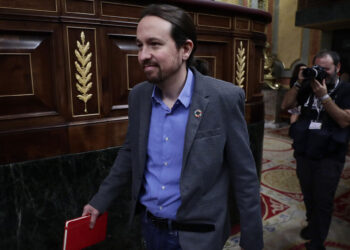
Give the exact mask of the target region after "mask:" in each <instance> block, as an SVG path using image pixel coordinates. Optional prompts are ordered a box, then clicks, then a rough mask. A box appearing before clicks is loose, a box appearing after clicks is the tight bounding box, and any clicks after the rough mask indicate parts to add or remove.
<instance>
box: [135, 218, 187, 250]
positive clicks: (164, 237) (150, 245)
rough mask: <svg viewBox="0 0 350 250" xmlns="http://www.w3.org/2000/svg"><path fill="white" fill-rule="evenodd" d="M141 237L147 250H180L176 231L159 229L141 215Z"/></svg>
mask: <svg viewBox="0 0 350 250" xmlns="http://www.w3.org/2000/svg"><path fill="white" fill-rule="evenodd" d="M141 220H142V221H141V225H142V236H143V239H144V243H145V248H146V249H147V250H181V246H180V243H179V233H178V231H176V230H168V229H159V228H158V227H156V226H155V225H154V224H153V222H152V221H151V220H150V219H149V218H148V217H147V216H146V212H145V211H144V212H142V215H141Z"/></svg>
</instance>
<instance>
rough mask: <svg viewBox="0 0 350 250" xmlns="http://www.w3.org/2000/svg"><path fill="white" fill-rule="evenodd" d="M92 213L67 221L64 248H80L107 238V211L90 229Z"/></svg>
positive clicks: (76, 249) (72, 249) (73, 249)
mask: <svg viewBox="0 0 350 250" xmlns="http://www.w3.org/2000/svg"><path fill="white" fill-rule="evenodd" d="M89 224H90V215H88V216H82V217H79V218H76V219H72V220H68V221H66V226H65V230H64V241H63V250H78V249H79V250H80V249H83V248H85V247H88V246H91V245H94V244H96V243H98V242H101V241H103V240H105V239H106V231H107V213H104V214H102V215H101V216H99V217H98V218H97V220H96V224H95V227H94V228H93V229H90V227H89Z"/></svg>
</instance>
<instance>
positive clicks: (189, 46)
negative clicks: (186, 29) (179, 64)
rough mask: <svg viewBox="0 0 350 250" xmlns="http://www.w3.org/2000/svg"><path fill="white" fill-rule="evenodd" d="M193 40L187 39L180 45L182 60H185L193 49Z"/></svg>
mask: <svg viewBox="0 0 350 250" xmlns="http://www.w3.org/2000/svg"><path fill="white" fill-rule="evenodd" d="M193 46H194V45H193V42H192V40H190V39H187V40H186V42H185V43H184V44H183V45H182V49H183V54H182V60H184V61H187V60H188V58H189V57H190V55H191V53H192V50H193Z"/></svg>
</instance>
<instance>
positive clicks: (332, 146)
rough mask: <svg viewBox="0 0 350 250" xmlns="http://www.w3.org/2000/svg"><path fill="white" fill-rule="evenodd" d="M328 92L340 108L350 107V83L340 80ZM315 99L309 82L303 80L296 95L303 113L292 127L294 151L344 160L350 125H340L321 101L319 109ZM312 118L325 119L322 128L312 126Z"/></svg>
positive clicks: (319, 120)
mask: <svg viewBox="0 0 350 250" xmlns="http://www.w3.org/2000/svg"><path fill="white" fill-rule="evenodd" d="M329 95H330V96H331V98H332V99H333V101H334V102H335V103H336V104H337V105H338V106H339V108H341V109H350V83H347V82H340V83H339V84H338V85H337V86H336V88H335V89H334V90H330V91H329ZM313 99H314V95H313V92H312V89H311V86H310V84H307V83H306V84H303V86H302V88H301V89H300V90H299V92H298V96H297V101H298V104H299V105H300V106H301V115H300V117H299V119H298V121H297V122H295V123H293V124H292V125H291V127H290V136H291V137H292V138H293V139H294V142H293V148H294V153H295V154H296V155H300V154H302V155H305V156H307V157H309V158H312V159H320V158H324V157H331V158H333V159H335V160H338V161H341V162H344V161H345V155H346V152H347V149H348V142H349V135H350V128H349V127H346V128H341V127H340V126H339V125H338V124H337V123H336V122H335V121H334V120H333V119H332V118H331V117H330V115H329V114H328V113H327V112H326V111H325V110H324V108H323V107H322V105H321V106H319V112H318V111H317V109H316V107H315V106H314V105H313ZM308 100H310V101H309V102H308ZM318 113H319V114H318ZM317 120H318V121H317ZM311 121H317V122H320V123H322V127H321V129H309V126H310V123H311Z"/></svg>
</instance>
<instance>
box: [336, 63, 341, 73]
mask: <svg viewBox="0 0 350 250" xmlns="http://www.w3.org/2000/svg"><path fill="white" fill-rule="evenodd" d="M340 66H341V65H340V63H338V64H337V66H336V70H337V73H339V71H340Z"/></svg>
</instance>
